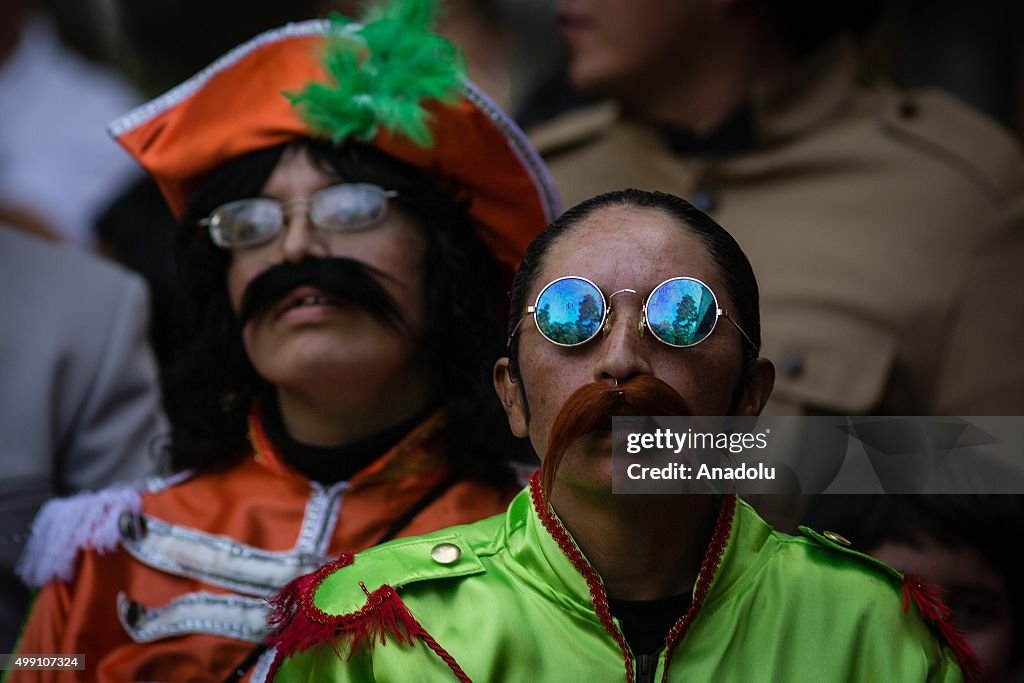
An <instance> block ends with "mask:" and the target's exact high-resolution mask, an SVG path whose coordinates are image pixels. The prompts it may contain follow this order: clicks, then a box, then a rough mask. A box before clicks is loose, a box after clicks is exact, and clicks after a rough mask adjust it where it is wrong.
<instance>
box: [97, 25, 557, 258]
mask: <svg viewBox="0 0 1024 683" xmlns="http://www.w3.org/2000/svg"><path fill="white" fill-rule="evenodd" d="M352 26H355V27H359V26H360V25H359V24H355V23H349V24H348V27H349V28H351V27H352ZM332 39H342V40H344V39H346V38H345V36H344V35H342V36H340V37H339V26H338V21H337V20H335V21H334V23H332V22H331V21H328V20H311V21H305V22H301V23H295V24H288V25H287V26H284V27H282V28H279V29H275V30H271V31H267V32H266V33H263V34H261V35H259V36H257V37H255V38H253V39H252V40H250V41H248V42H247V43H244V44H242V45H240V46H238V47H236V48H235V49H233V50H231V51H230V52H228V53H227V54H226V55H224V56H223V57H221V58H220V59H218V60H217V61H215V62H214V63H213V64H211V65H210V66H208V67H207V68H206V69H204V70H203V71H201V72H199V73H198V74H196V75H195V76H193V77H192V78H190V79H189V80H187V81H185V82H184V83H182V84H181V85H179V86H177V87H176V88H174V89H172V90H170V91H169V92H167V93H165V94H164V95H162V96H160V97H158V98H156V99H155V100H152V101H151V102H149V103H147V104H144V105H142V106H140V107H138V108H136V109H135V110H133V111H131V112H129V113H128V114H126V115H124V116H122V117H121V118H119V119H118V120H116V121H114V122H113V123H112V124H111V125H110V127H109V130H110V133H111V135H113V136H114V138H115V139H116V140H117V141H118V142H119V143H120V144H121V145H123V146H124V148H125V149H127V150H128V152H129V153H130V154H131V155H132V156H133V157H135V159H136V160H138V162H139V163H140V164H141V165H142V166H143V167H144V168H145V169H146V170H147V171H148V172H149V173H151V174H152V175H153V177H154V178H155V179H156V181H157V184H158V185H159V187H160V190H161V191H162V192H163V195H164V198H165V199H166V200H167V203H168V204H169V205H170V207H171V210H172V212H173V213H174V215H175V216H177V217H178V218H180V217H181V215H182V213H183V212H184V210H185V206H186V204H187V203H188V200H189V197H190V195H191V193H192V191H193V190H194V188H195V187H196V186H197V185H198V184H199V183H200V182H201V180H202V178H203V177H204V176H205V174H207V173H209V172H210V171H212V170H213V169H215V168H217V167H218V166H220V165H221V164H223V163H225V162H227V161H228V160H230V159H233V158H235V157H237V156H240V155H242V154H245V153H247V152H251V151H254V150H257V149H262V148H265V147H270V146H274V145H278V144H281V143H285V142H287V141H289V140H294V139H296V138H301V137H324V136H326V137H332V136H331V135H330V134H329V133H328V134H325V133H324V132H323V131H319V132H317V131H314V130H312V129H311V126H310V125H309V124H308V123H307V122H306V121H305V120H304V117H303V114H302V113H301V112H300V111H299V110H298V109H297V108H296V106H295V105H294V104H293V102H292V97H294V95H292V97H290V96H289V95H286V93H289V94H294V93H298V92H299V91H301V90H303V88H304V87H306V86H307V85H309V84H310V83H323V84H325V85H327V86H328V87H333V86H332V85H331V75H330V74H329V73H328V72H327V70H326V69H325V66H324V64H323V58H324V55H325V50H326V48H327V46H328V43H329V41H330V40H332ZM364 51H365V49H364ZM458 81H459V82H458V83H457V85H456V88H455V89H454V91H453V92H452V93H451V96H450V97H447V98H446V99H447V100H448V102H447V103H444V102H441V101H440V100H437V99H429V100H426V101H423V102H420V103H419V104H420V106H422V107H423V108H424V109H425V110H426V112H427V117H426V119H425V122H426V126H427V132H428V136H429V137H431V138H432V144H430V146H428V147H421V146H419V145H418V144H417V143H416V142H414V141H413V140H412V139H411V138H410V137H409V136H408V135H404V134H402V133H401V132H397V131H393V130H388V129H387V128H385V125H386V122H380V125H374V126H373V127H372V128H371V131H372V134H371V135H370V136H369V137H367V138H366V141H367V142H369V143H370V144H372V145H374V146H376V147H378V148H379V149H381V150H383V151H385V152H387V153H388V154H391V155H392V156H394V157H397V158H399V159H401V160H403V161H405V162H407V163H410V164H412V165H414V166H417V167H419V168H421V169H423V170H424V171H425V172H427V173H428V174H430V175H432V176H440V177H441V178H443V179H445V180H451V181H454V182H455V183H456V185H457V187H460V188H462V189H463V190H464V191H465V192H466V194H467V195H468V196H469V198H470V206H469V214H470V219H471V220H472V221H473V224H474V226H475V228H476V230H477V232H478V234H479V236H480V238H481V240H482V241H483V242H484V244H485V245H486V246H487V247H488V249H489V250H490V251H491V253H492V254H494V256H495V257H496V259H497V260H498V261H499V262H501V263H502V264H504V265H505V266H506V267H507V268H508V269H509V272H510V273H511V272H515V270H516V268H517V267H518V265H519V261H520V260H521V258H522V255H523V253H524V252H525V250H526V246H527V245H528V244H529V243H530V241H531V240H532V239H533V238H534V237H535V236H536V235H537V233H539V232H540V231H541V230H542V229H543V228H544V227H545V226H546V225H547V224H548V223H549V222H551V220H552V219H554V218H555V217H556V216H557V215H558V214H559V212H560V204H559V199H558V194H557V191H556V190H555V187H554V183H553V182H552V180H551V177H550V175H549V174H548V170H547V167H546V166H545V165H544V162H543V161H541V159H540V157H539V155H538V154H537V152H536V151H535V150H534V149H533V147H532V146H531V145H530V143H529V141H528V140H527V139H526V136H525V135H524V134H523V132H522V131H521V130H520V129H519V127H518V126H517V125H516V124H515V123H514V122H513V121H512V120H511V119H510V118H509V117H508V116H507V115H506V114H505V113H504V112H502V111H501V110H500V109H499V108H498V107H497V105H495V104H494V103H493V102H492V101H491V100H490V99H489V98H488V97H487V96H486V95H485V94H484V93H483V92H482V91H481V90H480V89H479V88H477V87H476V86H475V85H473V84H472V83H471V82H469V81H468V80H467V79H465V78H459V79H458ZM334 137H335V138H336V139H335V142H339V140H338V139H337V136H334Z"/></svg>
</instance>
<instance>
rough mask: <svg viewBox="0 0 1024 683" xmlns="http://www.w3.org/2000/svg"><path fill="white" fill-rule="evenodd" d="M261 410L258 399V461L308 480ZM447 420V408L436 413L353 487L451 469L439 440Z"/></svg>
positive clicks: (254, 423)
mask: <svg viewBox="0 0 1024 683" xmlns="http://www.w3.org/2000/svg"><path fill="white" fill-rule="evenodd" d="M260 413H261V411H260V408H259V405H258V402H254V403H253V406H252V408H250V410H249V443H250V444H251V445H252V451H253V458H254V460H255V461H256V462H257V463H258V464H260V465H262V466H263V467H266V468H267V469H269V470H271V471H273V472H274V473H276V474H278V475H281V476H286V477H291V478H298V479H302V480H305V479H306V477H304V476H303V475H302V474H300V473H299V472H297V471H295V470H294V469H293V468H291V467H289V465H288V463H287V462H286V461H285V460H284V458H283V457H282V456H281V454H280V453H279V452H278V450H277V448H275V446H274V444H273V442H272V441H271V440H270V439H269V438H268V437H267V433H266V430H265V429H264V427H263V420H262V419H261V418H260ZM445 421H446V416H445V412H444V410H443V409H440V410H438V411H437V412H435V413H432V414H431V415H430V416H428V417H427V418H426V419H425V420H424V421H423V422H421V423H420V424H419V426H417V427H416V428H415V429H413V430H412V431H411V432H409V434H408V435H407V436H405V437H404V438H403V439H402V440H401V441H399V442H398V443H397V444H395V446H394V447H393V448H392V449H391V450H389V451H387V452H386V453H384V454H383V455H382V456H381V457H379V458H377V459H376V460H374V461H373V462H371V463H370V464H369V465H367V466H366V467H364V468H363V469H361V470H359V472H357V473H356V474H355V475H353V476H352V478H351V479H350V480H349V484H350V489H349V490H352V489H354V488H356V487H360V488H361V487H368V486H371V485H375V484H379V483H384V482H391V481H396V480H401V479H404V478H406V477H408V476H410V475H414V474H419V473H423V472H435V473H436V472H443V471H447V470H448V468H449V466H448V463H447V460H446V459H445V458H444V456H443V454H442V451H441V449H440V448H437V443H438V441H439V440H440V439H441V438H443V431H444V425H445Z"/></svg>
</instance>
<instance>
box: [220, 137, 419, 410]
mask: <svg viewBox="0 0 1024 683" xmlns="http://www.w3.org/2000/svg"><path fill="white" fill-rule="evenodd" d="M339 182H343V179H339V178H337V177H334V176H332V175H330V174H328V173H327V172H325V171H324V170H323V169H322V168H320V166H318V165H317V164H316V163H315V162H314V160H313V159H312V157H311V156H310V154H309V152H308V151H307V150H306V149H305V148H304V147H293V148H289V149H287V150H286V151H285V153H284V155H283V156H282V158H281V161H280V162H279V163H278V165H277V166H276V167H275V169H274V171H273V173H272V174H271V176H270V177H269V179H268V180H267V182H266V184H265V185H264V186H263V188H262V190H261V192H260V195H261V196H264V197H270V198H273V199H277V200H280V201H282V202H285V201H289V200H296V199H307V198H309V197H310V196H311V195H312V194H314V193H315V192H317V191H318V190H321V189H323V188H325V187H328V186H330V185H335V184H338V183H339ZM303 209H304V207H303V205H302V204H297V205H294V206H292V207H290V208H289V211H288V213H287V220H286V225H285V226H284V228H283V229H282V231H281V232H280V233H279V234H278V235H276V236H275V237H274V238H273V239H272V240H270V241H269V242H266V243H263V244H259V245H256V246H254V247H249V248H240V249H235V250H233V251H232V252H231V261H230V265H229V267H228V271H227V288H228V294H229V297H230V300H231V304H232V307H233V308H234V309H235V312H236V314H237V313H238V311H239V309H240V306H241V302H242V299H243V295H244V294H245V292H246V288H247V287H248V286H249V285H250V283H251V282H252V281H253V279H254V278H256V277H257V276H259V275H260V274H261V273H263V272H264V271H266V270H267V269H268V268H271V267H272V266H274V265H277V264H280V263H284V262H291V263H296V264H297V263H301V262H303V261H306V260H308V259H318V258H325V257H347V258H350V259H354V260H356V261H360V262H363V263H365V264H367V265H369V266H371V267H373V268H375V269H376V270H377V271H379V272H380V273H381V274H382V276H381V277H380V278H379V280H380V284H381V285H383V287H384V289H385V290H386V291H387V293H388V294H389V295H390V296H391V297H392V298H393V299H394V301H395V303H396V305H397V308H398V312H399V314H400V315H401V317H402V319H403V320H404V321H405V323H406V324H407V327H408V330H409V332H410V334H408V335H403V334H400V333H398V332H396V330H395V329H393V328H390V327H388V326H387V325H385V324H384V323H383V322H382V321H381V320H380V319H378V318H375V317H374V316H372V315H371V314H370V313H368V312H367V311H366V310H364V309H363V308H361V307H359V306H357V305H354V304H352V303H350V302H345V301H339V300H337V299H334V298H332V297H329V296H324V294H323V292H320V291H318V290H317V289H316V288H315V287H310V286H299V287H296V288H295V289H294V290H293V291H291V292H289V293H288V294H287V295H286V296H285V297H284V298H283V299H282V300H281V301H280V302H278V303H277V304H275V305H272V306H270V307H269V308H268V309H267V310H265V311H263V312H261V313H258V314H257V315H255V316H254V317H252V318H251V319H250V320H248V321H247V322H246V323H245V324H244V326H243V330H242V335H243V342H244V345H245V349H246V352H247V354H248V357H249V359H250V361H251V362H252V365H253V367H254V368H255V369H256V371H257V372H258V373H259V375H260V376H261V377H263V378H264V379H265V380H267V381H268V382H270V383H271V384H273V385H274V386H275V387H276V388H277V389H278V391H279V394H280V391H281V390H284V391H289V392H292V393H294V394H296V395H308V396H316V395H321V396H322V395H326V393H325V392H328V391H329V392H330V396H331V400H332V401H334V402H335V404H334V405H333V406H332V410H335V409H339V408H340V409H341V410H342V412H344V413H347V414H348V415H350V416H351V417H352V418H353V419H354V420H362V421H363V424H365V425H366V426H367V427H368V428H373V427H375V426H384V425H387V424H389V423H390V422H394V421H396V420H398V419H402V417H407V416H408V414H411V413H413V412H416V411H417V410H419V409H421V408H422V405H418V404H422V403H425V402H426V401H427V400H428V397H427V395H426V394H427V392H428V388H429V382H428V379H427V378H428V373H427V369H426V368H425V365H426V363H425V361H424V359H423V354H422V349H421V348H420V346H421V342H420V337H421V331H422V328H423V320H424V313H425V312H424V308H425V303H424V295H423V258H424V253H425V250H426V236H425V234H424V229H423V227H422V226H421V225H420V224H419V222H418V221H417V220H416V219H415V218H414V217H413V216H412V215H411V214H409V213H408V212H407V211H405V210H404V209H403V208H402V207H400V206H399V205H398V203H397V202H396V201H395V200H389V201H388V208H387V216H386V218H385V219H384V220H383V221H382V222H381V223H379V224H377V225H374V226H373V227H371V228H369V229H365V230H360V231H356V232H348V233H341V232H330V231H325V230H320V229H316V228H315V227H314V226H313V225H312V224H311V223H310V221H309V218H308V216H307V214H306V211H305V210H303ZM300 304H301V305H300ZM351 387H358V390H347V389H348V388H351ZM314 408H315V406H314ZM378 423H381V424H379V425H378Z"/></svg>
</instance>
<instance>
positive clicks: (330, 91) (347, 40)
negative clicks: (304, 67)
mask: <svg viewBox="0 0 1024 683" xmlns="http://www.w3.org/2000/svg"><path fill="white" fill-rule="evenodd" d="M436 16H437V5H436V3H435V1H434V0H389V1H387V2H384V3H382V4H378V5H374V6H371V7H369V8H368V9H367V10H366V12H365V14H364V16H363V19H362V21H361V22H358V23H357V22H355V21H352V20H351V19H348V18H347V17H343V16H341V15H339V14H332V15H331V32H330V35H329V37H328V39H327V46H326V48H325V50H324V55H323V60H324V67H325V68H326V71H327V73H328V75H329V76H330V79H331V81H332V82H331V83H329V84H328V83H310V84H309V85H307V86H306V87H305V88H304V89H303V90H302V91H301V92H299V93H288V94H287V95H288V97H289V99H291V101H292V104H293V105H294V106H295V107H297V108H298V109H299V112H300V113H301V115H302V117H303V119H304V120H305V121H306V123H307V124H308V125H309V126H310V128H311V129H312V130H313V131H314V132H316V133H318V134H320V135H323V136H325V137H329V138H330V139H331V140H332V141H333V142H334V144H341V143H342V142H344V141H345V140H347V139H349V138H351V137H355V138H358V139H360V140H372V139H373V138H374V137H375V136H376V135H377V132H378V130H379V129H380V128H384V129H386V130H388V131H391V132H393V133H399V134H401V135H404V136H405V137H407V138H409V139H410V140H412V141H413V142H414V143H416V144H417V145H419V146H420V147H429V146H430V145H431V144H432V136H431V134H430V128H429V123H430V116H429V114H428V113H427V110H426V109H425V108H424V106H423V103H424V102H426V101H429V100H438V101H440V102H443V103H446V104H450V103H452V102H455V101H456V100H457V99H458V87H459V84H460V83H461V82H462V80H463V78H464V77H465V73H466V69H465V63H464V61H463V59H462V57H461V55H460V54H459V52H458V51H457V50H456V49H455V47H454V46H453V45H452V44H451V43H450V42H448V40H446V39H445V38H443V37H442V36H439V35H437V34H435V33H432V32H431V28H432V27H433V25H434V20H435V19H436Z"/></svg>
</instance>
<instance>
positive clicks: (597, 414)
mask: <svg viewBox="0 0 1024 683" xmlns="http://www.w3.org/2000/svg"><path fill="white" fill-rule="evenodd" d="M689 414H690V408H689V406H688V405H687V404H686V400H685V399H684V398H683V397H682V396H680V395H679V392H677V391H676V390H675V389H673V388H672V387H671V386H669V385H668V384H666V383H665V382H663V381H661V380H660V379H658V378H657V377H655V376H653V375H638V376H636V377H634V378H633V379H631V380H628V381H626V382H623V383H622V384H620V385H619V386H617V387H613V386H611V385H608V384H605V383H603V382H593V383H591V384H584V385H583V386H582V387H580V388H579V389H577V390H576V391H574V392H573V393H572V395H571V396H569V398H567V399H566V400H565V403H564V404H562V407H561V409H559V411H558V415H556V416H555V421H554V424H552V425H551V433H550V435H549V436H548V448H547V455H545V456H544V462H542V463H541V467H540V470H541V471H540V476H541V488H542V490H543V491H544V495H545V496H546V497H550V496H551V487H552V486H553V485H554V483H555V474H556V473H557V472H558V467H559V465H560V464H561V462H562V458H563V457H564V456H565V452H566V451H567V450H569V446H571V445H572V444H573V442H574V441H576V440H577V439H579V438H580V437H582V436H585V435H586V434H589V433H591V432H594V431H597V430H600V429H610V428H611V424H612V417H613V416H615V415H689Z"/></svg>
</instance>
